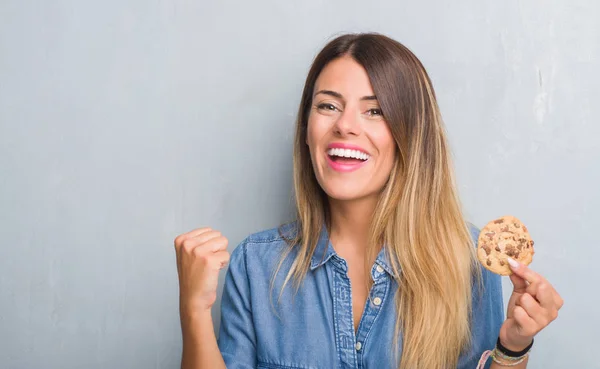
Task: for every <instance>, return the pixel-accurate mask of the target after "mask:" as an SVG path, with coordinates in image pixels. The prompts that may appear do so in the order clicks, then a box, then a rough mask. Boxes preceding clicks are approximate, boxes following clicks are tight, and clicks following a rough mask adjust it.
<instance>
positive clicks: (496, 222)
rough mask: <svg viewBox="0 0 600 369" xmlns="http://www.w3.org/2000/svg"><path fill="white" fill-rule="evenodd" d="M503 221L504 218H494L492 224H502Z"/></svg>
mask: <svg viewBox="0 0 600 369" xmlns="http://www.w3.org/2000/svg"><path fill="white" fill-rule="evenodd" d="M502 223H504V219H496V220H494V224H502Z"/></svg>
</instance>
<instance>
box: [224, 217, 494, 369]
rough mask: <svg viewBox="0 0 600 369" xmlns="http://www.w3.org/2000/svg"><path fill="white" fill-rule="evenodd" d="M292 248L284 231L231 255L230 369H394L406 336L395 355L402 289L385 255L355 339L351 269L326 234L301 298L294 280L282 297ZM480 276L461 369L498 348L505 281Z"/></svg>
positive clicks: (227, 306) (252, 240) (256, 238)
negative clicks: (397, 300) (398, 296)
mask: <svg viewBox="0 0 600 369" xmlns="http://www.w3.org/2000/svg"><path fill="white" fill-rule="evenodd" d="M288 227H289V226H288ZM324 228H325V227H324ZM471 235H472V237H473V239H474V240H477V238H478V235H479V230H477V229H476V228H475V227H472V228H471ZM287 247H288V246H287V244H286V242H285V240H284V239H283V238H282V236H281V235H280V232H279V230H278V229H271V230H267V231H263V232H260V233H257V234H254V235H251V236H249V237H248V238H246V239H245V240H244V241H243V242H242V243H241V244H240V245H239V246H238V247H237V248H236V249H235V250H234V251H233V252H232V255H231V259H230V263H229V270H228V271H227V276H226V280H225V286H224V289H223V295H222V300H221V325H220V331H219V338H218V344H219V349H220V351H221V354H222V355H223V359H224V360H225V364H226V365H227V368H228V369H241V368H261V369H300V368H301V369H315V368H320V369H321V368H326V369H330V368H339V369H350V368H353V369H355V368H356V369H359V368H360V369H362V368H393V369H396V368H397V367H398V363H399V360H400V358H401V351H402V336H401V335H400V336H399V337H398V338H397V348H396V349H395V350H394V349H393V344H394V331H395V323H396V304H395V301H394V295H395V293H396V291H397V290H398V283H397V282H396V279H395V278H394V276H393V271H392V269H391V268H390V264H389V262H388V259H387V256H386V253H385V252H384V250H381V252H380V253H379V255H378V256H377V259H376V261H375V264H374V265H373V267H372V268H371V277H372V279H373V281H374V282H373V286H372V288H371V291H370V293H369V298H368V300H367V301H366V305H365V308H364V312H363V314H362V317H361V319H360V323H359V325H358V329H357V330H356V332H355V330H354V323H353V318H352V297H351V286H350V278H349V277H348V273H347V271H348V266H347V264H346V261H345V260H344V259H343V258H341V257H340V256H338V255H337V254H336V252H335V251H334V249H333V247H332V245H331V243H330V242H329V237H328V234H327V231H325V230H323V231H322V232H321V235H320V238H319V242H318V244H317V248H316V250H315V253H314V255H313V257H312V260H311V264H310V269H309V271H308V273H307V275H306V277H305V279H304V281H303V283H302V285H301V286H300V288H299V289H298V290H297V292H296V289H295V288H294V285H293V280H290V282H289V283H288V284H287V285H286V287H285V289H284V290H283V292H281V287H282V284H283V281H284V279H285V276H286V275H287V272H288V270H289V269H290V266H291V264H292V262H293V260H294V257H295V256H296V253H295V252H296V251H297V248H294V249H293V250H292V252H291V253H290V255H289V256H288V257H287V258H286V259H285V260H284V262H283V264H282V267H281V269H280V271H279V273H278V274H277V276H276V278H275V280H274V284H273V286H271V281H272V280H273V278H272V277H273V273H274V271H275V270H276V268H277V266H278V264H279V262H280V260H281V257H282V252H283V251H284V250H285V249H286V248H287ZM481 269H482V275H483V289H481V288H480V287H479V285H478V284H474V285H473V313H472V322H471V332H472V344H471V346H470V347H469V349H468V350H465V352H463V353H462V354H461V356H460V358H459V362H458V368H459V369H475V367H476V366H477V362H478V360H479V357H480V356H481V354H482V353H483V352H484V351H485V350H487V349H492V348H493V347H494V346H495V343H496V339H497V337H498V333H499V331H500V326H501V325H502V322H503V321H504V310H503V302H502V290H501V282H500V276H498V275H495V274H492V273H491V272H489V271H487V269H485V268H481ZM280 293H281V295H280ZM431 319H435V317H431ZM432 349H435V348H433V347H432ZM488 364H489V363H488Z"/></svg>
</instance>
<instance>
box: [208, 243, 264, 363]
mask: <svg viewBox="0 0 600 369" xmlns="http://www.w3.org/2000/svg"><path fill="white" fill-rule="evenodd" d="M246 249H247V247H246V243H245V242H242V243H241V244H240V245H239V246H238V247H236V248H235V250H233V252H232V253H231V258H230V260H229V270H228V271H227V275H226V277H225V286H224V287H223V295H222V298H221V325H220V328H219V338H218V341H217V342H218V345H219V349H220V351H221V355H222V356H223V360H224V361H225V365H226V366H227V368H228V369H250V368H255V367H256V335H255V331H254V323H253V320H252V306H251V303H250V285H249V280H248V273H247V269H246Z"/></svg>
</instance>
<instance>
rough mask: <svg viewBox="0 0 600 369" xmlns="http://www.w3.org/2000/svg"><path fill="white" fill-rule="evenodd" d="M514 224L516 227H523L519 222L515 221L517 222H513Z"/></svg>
mask: <svg viewBox="0 0 600 369" xmlns="http://www.w3.org/2000/svg"><path fill="white" fill-rule="evenodd" d="M513 224H514V225H515V227H517V228H521V225H520V224H519V223H517V222H515V223H513Z"/></svg>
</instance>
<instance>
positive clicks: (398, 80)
mask: <svg viewBox="0 0 600 369" xmlns="http://www.w3.org/2000/svg"><path fill="white" fill-rule="evenodd" d="M342 56H350V57H352V58H353V59H354V60H355V61H356V62H357V63H359V64H360V65H362V66H363V67H364V68H365V70H366V71H367V74H368V76H369V79H370V81H371V85H372V87H373V90H374V92H375V95H376V96H377V99H378V101H379V104H380V107H381V109H382V112H383V115H384V118H385V120H386V122H387V124H388V125H389V127H390V129H391V132H392V135H393V137H394V140H395V142H396V144H397V155H396V161H395V164H394V168H393V169H392V172H391V174H390V178H389V180H388V182H387V184H386V185H385V187H384V188H383V190H382V192H381V195H380V198H379V201H378V204H377V208H376V209H375V212H374V215H373V219H372V224H371V230H370V242H369V244H368V245H366V247H367V255H368V257H367V259H366V260H365V268H369V269H367V270H370V266H371V265H372V263H373V262H374V261H375V258H376V256H377V253H378V251H379V250H380V248H381V247H382V245H385V250H386V252H387V255H388V258H389V260H390V263H391V267H392V269H393V271H394V273H395V275H396V276H398V277H397V278H398V280H397V282H398V285H399V286H400V288H399V289H398V290H397V292H396V304H397V319H396V328H395V329H396V333H397V334H396V337H398V336H399V335H400V334H402V336H403V341H402V345H403V346H402V355H401V361H400V367H399V368H400V369H415V368H424V369H446V368H453V367H456V366H457V362H458V358H459V355H460V353H461V352H462V351H463V350H465V349H466V348H467V347H468V346H469V344H470V336H471V330H470V316H471V305H472V304H471V286H472V282H473V280H474V277H476V278H475V279H478V278H479V277H480V275H479V273H480V272H479V268H476V263H475V260H476V259H475V252H474V246H473V242H472V240H471V237H470V232H469V230H468V227H467V223H466V222H465V219H464V218H463V215H462V211H461V207H460V203H459V200H458V197H457V191H456V187H455V184H454V175H453V169H452V165H451V161H450V153H449V149H448V143H447V139H446V133H445V131H444V126H443V123H442V119H441V116H440V112H439V108H438V105H437V101H436V97H435V93H434V91H433V87H432V84H431V81H430V79H429V76H428V75H427V73H426V71H425V68H424V67H423V65H422V64H421V62H420V61H419V60H418V59H417V57H416V56H415V55H414V54H413V53H412V52H411V51H410V50H408V49H407V48H406V47H405V46H403V45H402V44H400V43H399V42H397V41H394V40H392V39H390V38H388V37H386V36H383V35H379V34H372V33H369V34H347V35H343V36H340V37H337V38H336V39H334V40H333V41H331V42H329V43H328V44H327V45H326V46H325V47H324V48H323V50H322V51H321V52H320V53H319V54H318V55H317V56H316V58H315V60H314V62H313V64H312V67H311V68H310V71H309V73H308V76H307V78H306V83H305V86H304V91H303V94H302V100H301V102H300V108H299V111H298V118H297V124H296V135H295V141H294V153H293V156H294V158H293V159H294V165H293V171H294V189H295V195H296V207H297V222H296V224H297V226H296V229H297V231H296V232H294V235H295V236H294V237H293V238H291V239H289V240H288V241H289V244H290V250H288V253H286V255H284V258H285V257H286V256H287V255H289V252H290V251H291V249H292V248H297V256H296V257H295V259H294V261H293V263H292V266H291V268H290V270H289V271H288V274H287V276H286V278H285V282H284V288H285V285H286V284H287V283H288V282H289V281H290V280H293V281H294V285H295V286H296V288H298V287H299V286H300V284H301V282H302V280H303V278H304V276H305V275H306V273H307V272H308V270H309V267H310V261H311V257H312V256H313V253H314V252H315V248H316V246H317V242H318V239H319V235H320V232H321V230H322V227H323V226H328V225H329V215H328V213H329V209H328V200H327V196H326V194H325V193H324V191H323V190H322V189H321V187H320V186H319V184H318V182H317V179H316V177H315V174H314V172H313V168H312V164H311V159H310V152H309V148H308V146H307V145H306V134H307V124H308V116H309V114H310V107H311V104H312V96H313V92H314V87H315V82H316V80H317V77H318V76H319V74H320V73H321V71H322V70H323V68H324V67H325V66H326V65H327V64H328V63H329V62H331V61H332V60H334V59H337V58H340V57H342ZM280 267H281V264H280ZM278 272H279V268H278V270H277V271H276V273H278ZM366 283H368V282H366ZM390 349H392V348H390Z"/></svg>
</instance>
